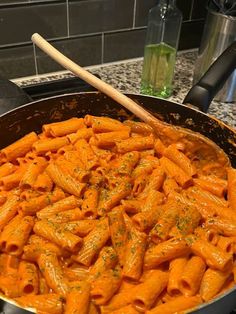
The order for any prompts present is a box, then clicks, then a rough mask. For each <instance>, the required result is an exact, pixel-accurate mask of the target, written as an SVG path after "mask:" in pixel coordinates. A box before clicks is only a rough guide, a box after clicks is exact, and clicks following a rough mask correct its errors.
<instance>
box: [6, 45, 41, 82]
mask: <svg viewBox="0 0 236 314" xmlns="http://www.w3.org/2000/svg"><path fill="white" fill-rule="evenodd" d="M34 74H36V72H35V62H34V53H33V45H32V44H30V45H26V46H18V47H11V48H1V49H0V75H1V76H3V77H5V78H16V77H22V76H28V75H34Z"/></svg>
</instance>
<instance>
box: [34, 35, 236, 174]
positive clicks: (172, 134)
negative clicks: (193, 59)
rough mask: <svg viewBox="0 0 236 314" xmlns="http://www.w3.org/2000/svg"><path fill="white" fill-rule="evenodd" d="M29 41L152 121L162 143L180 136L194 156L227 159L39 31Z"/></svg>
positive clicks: (178, 138)
mask: <svg viewBox="0 0 236 314" xmlns="http://www.w3.org/2000/svg"><path fill="white" fill-rule="evenodd" d="M32 41H33V42H34V43H35V44H36V45H37V46H38V47H39V48H41V49H42V50H43V51H44V52H45V53H47V54H48V55H49V56H50V57H51V58H53V59H54V60H55V61H57V62H58V63H59V64H61V65H62V66H63V67H64V68H66V69H68V70H70V71H71V72H73V73H74V74H75V75H77V76H79V77H80V78H82V79H83V80H85V81H86V82H88V83H89V84H91V85H92V86H94V87H95V88H97V89H98V90H100V91H101V92H103V93H104V94H106V95H108V96H109V97H111V98H112V99H114V100H115V101H117V102H118V103H119V104H120V105H122V106H123V107H125V108H127V109H128V110H130V111H131V112H132V113H133V114H135V115H136V116H137V117H138V118H140V119H141V120H143V121H145V122H146V123H148V124H149V125H151V126H152V127H153V129H154V130H155V132H156V133H157V135H158V137H160V138H161V140H162V141H163V142H164V143H167V144H169V143H171V142H172V141H174V142H176V141H177V140H181V141H182V142H184V143H185V145H186V149H187V150H188V151H189V152H191V148H192V142H195V143H196V144H197V145H198V146H199V147H200V149H199V150H198V151H197V152H195V151H194V155H195V156H197V157H199V158H202V156H206V158H209V159H212V158H215V159H216V160H218V162H219V164H220V165H221V166H220V168H221V167H222V166H223V165H225V164H227V163H228V157H227V156H226V154H224V152H223V151H222V150H221V149H220V148H219V147H218V146H217V145H216V144H215V143H214V142H212V141H210V140H209V139H208V138H205V137H203V136H202V135H201V134H199V133H193V132H192V131H190V130H187V129H183V128H177V127H173V126H172V125H168V124H167V123H164V122H162V121H160V120H159V119H157V118H156V117H154V116H153V115H152V114H150V113H149V112H148V111H146V110H144V109H143V108H142V107H141V106H139V105H138V104H137V103H136V102H134V101H133V100H132V99H130V98H128V97H127V96H125V95H124V94H122V93H120V92H119V91H118V90H116V89H115V88H113V87H112V86H111V85H108V84H107V83H105V82H103V81H102V80H100V79H98V78H97V77H95V76H94V75H93V74H91V73H89V72H88V71H86V70H85V69H83V68H81V67H80V66H79V65H77V64H76V63H74V62H73V61H72V60H70V59H69V58H67V57H66V56H64V55H63V54H62V53H60V52H59V51H58V50H57V49H55V48H54V47H53V46H52V45H51V44H49V43H48V42H47V41H46V40H45V39H44V38H43V37H42V36H40V35H39V34H37V33H36V34H34V35H33V36H32ZM235 49H236V43H235ZM209 150H210V151H211V152H212V153H213V151H214V156H213V155H212V154H209Z"/></svg>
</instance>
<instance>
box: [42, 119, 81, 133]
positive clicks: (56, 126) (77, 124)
mask: <svg viewBox="0 0 236 314" xmlns="http://www.w3.org/2000/svg"><path fill="white" fill-rule="evenodd" d="M84 127H85V124H84V119H82V118H81V119H78V118H71V119H68V120H65V121H60V122H54V123H50V124H44V125H43V126H42V129H43V132H44V134H45V135H46V136H52V137H57V136H64V135H67V134H70V133H74V132H76V131H77V130H78V129H81V128H84Z"/></svg>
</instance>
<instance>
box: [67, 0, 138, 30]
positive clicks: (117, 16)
mask: <svg viewBox="0 0 236 314" xmlns="http://www.w3.org/2000/svg"><path fill="white" fill-rule="evenodd" d="M133 11H134V0H128V1H127V0H90V1H71V0H69V17H70V35H81V34H88V33H97V32H103V31H110V30H116V29H124V28H129V27H132V25H133Z"/></svg>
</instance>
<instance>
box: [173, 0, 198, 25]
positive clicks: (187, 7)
mask: <svg viewBox="0 0 236 314" xmlns="http://www.w3.org/2000/svg"><path fill="white" fill-rule="evenodd" d="M193 1H194V0H177V1H176V5H177V7H178V8H179V9H180V11H181V12H182V14H183V20H184V21H186V20H189V19H190V13H191V8H192V2H193Z"/></svg>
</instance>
